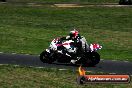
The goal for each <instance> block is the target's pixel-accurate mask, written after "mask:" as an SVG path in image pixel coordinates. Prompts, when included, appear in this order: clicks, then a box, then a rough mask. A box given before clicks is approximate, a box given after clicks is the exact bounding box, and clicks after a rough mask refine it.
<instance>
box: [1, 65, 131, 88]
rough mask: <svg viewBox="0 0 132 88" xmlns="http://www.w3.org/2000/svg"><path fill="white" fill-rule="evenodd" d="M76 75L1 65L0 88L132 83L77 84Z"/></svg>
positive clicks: (112, 87)
mask: <svg viewBox="0 0 132 88" xmlns="http://www.w3.org/2000/svg"><path fill="white" fill-rule="evenodd" d="M88 74H91V73H88ZM77 75H78V73H77V72H76V71H72V70H66V71H60V70H58V69H56V68H33V67H20V66H12V65H1V66H0V86H1V88H23V87H24V88H95V87H96V88H131V86H132V83H130V84H86V85H78V84H77V83H76V77H77Z"/></svg>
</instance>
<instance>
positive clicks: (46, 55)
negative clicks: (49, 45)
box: [40, 51, 54, 64]
mask: <svg viewBox="0 0 132 88" xmlns="http://www.w3.org/2000/svg"><path fill="white" fill-rule="evenodd" d="M40 60H41V61H42V62H43V63H49V64H51V63H52V62H54V58H53V57H50V53H48V52H46V51H43V52H42V53H41V54H40Z"/></svg>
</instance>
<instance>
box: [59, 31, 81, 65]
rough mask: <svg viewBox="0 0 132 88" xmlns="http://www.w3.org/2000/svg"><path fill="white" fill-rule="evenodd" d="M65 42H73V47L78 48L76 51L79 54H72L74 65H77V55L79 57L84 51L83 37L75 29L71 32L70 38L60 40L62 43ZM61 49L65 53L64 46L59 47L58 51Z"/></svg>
mask: <svg viewBox="0 0 132 88" xmlns="http://www.w3.org/2000/svg"><path fill="white" fill-rule="evenodd" d="M64 40H73V41H74V43H73V45H74V46H75V47H76V48H77V51H76V52H77V53H76V54H70V55H72V57H73V60H72V61H73V62H72V63H75V60H76V59H77V56H76V55H78V54H79V53H81V51H82V42H81V36H80V34H79V32H78V31H77V30H75V29H74V30H72V31H70V33H69V35H68V36H66V37H62V38H60V41H64ZM59 48H61V49H62V50H63V51H65V50H64V49H65V48H64V47H63V46H61V47H58V49H59Z"/></svg>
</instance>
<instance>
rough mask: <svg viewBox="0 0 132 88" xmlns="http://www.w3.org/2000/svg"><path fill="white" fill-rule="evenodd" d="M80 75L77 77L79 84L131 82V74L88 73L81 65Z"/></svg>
mask: <svg viewBox="0 0 132 88" xmlns="http://www.w3.org/2000/svg"><path fill="white" fill-rule="evenodd" d="M78 71H79V76H78V77H77V83H78V84H84V83H129V82H130V76H129V75H118V74H114V75H111V74H108V75H102V74H101V75H99V74H98V75H86V74H85V72H86V71H85V70H84V69H83V68H82V67H81V66H80V67H79V69H78Z"/></svg>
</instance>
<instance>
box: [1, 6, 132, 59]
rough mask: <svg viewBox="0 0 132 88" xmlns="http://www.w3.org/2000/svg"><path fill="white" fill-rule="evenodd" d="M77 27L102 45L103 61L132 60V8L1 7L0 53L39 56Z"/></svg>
mask: <svg viewBox="0 0 132 88" xmlns="http://www.w3.org/2000/svg"><path fill="white" fill-rule="evenodd" d="M74 27H76V28H78V29H79V31H80V34H81V35H83V36H85V37H86V39H87V40H88V42H89V43H95V42H96V43H99V44H101V45H102V46H103V48H102V50H100V51H99V53H100V54H101V58H103V59H116V60H130V61H131V60H132V55H131V52H132V46H131V45H132V39H131V38H132V35H131V33H132V8H131V7H105V8H104V7H84V8H55V7H50V6H40V7H37V6H31V7H30V6H26V5H24V6H19V5H18V6H17V5H11V4H1V5H0V51H1V52H6V53H7V52H8V53H11V52H16V53H29V54H40V53H41V51H42V50H43V49H45V48H47V47H48V46H49V43H50V41H51V40H52V39H54V38H55V37H58V36H66V35H67V34H68V32H69V30H71V29H72V28H74Z"/></svg>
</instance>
